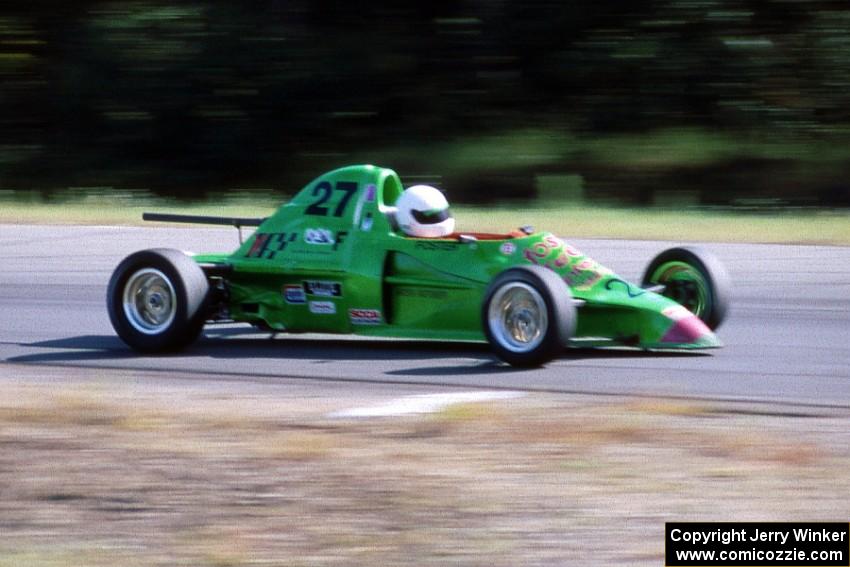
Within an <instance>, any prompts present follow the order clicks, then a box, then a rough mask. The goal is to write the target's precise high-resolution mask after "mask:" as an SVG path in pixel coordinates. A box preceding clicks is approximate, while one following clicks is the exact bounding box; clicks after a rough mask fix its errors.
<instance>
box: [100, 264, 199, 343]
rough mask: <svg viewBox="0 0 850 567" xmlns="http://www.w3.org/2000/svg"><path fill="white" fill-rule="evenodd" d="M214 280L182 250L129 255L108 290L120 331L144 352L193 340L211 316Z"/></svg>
mask: <svg viewBox="0 0 850 567" xmlns="http://www.w3.org/2000/svg"><path fill="white" fill-rule="evenodd" d="M209 295H210V286H209V282H208V281H207V278H206V276H205V275H204V272H203V270H202V269H201V267H200V266H199V265H198V264H197V263H196V262H195V261H194V260H192V258H190V257H189V256H187V255H186V254H184V253H183V252H180V251H178V250H171V249H167V248H156V249H151V250H142V251H140V252H136V253H134V254H131V255H130V256H127V257H126V258H125V259H124V260H123V261H122V262H121V263H120V264H119V265H118V267H117V268H115V271H114V272H113V273H112V278H111V279H110V280H109V288H108V290H107V292H106V307H107V309H108V311H109V319H110V320H111V321H112V326H113V327H114V328H115V332H116V333H118V336H119V337H121V339H122V340H123V341H124V342H125V343H127V344H128V345H129V346H130V347H132V348H133V349H135V350H137V351H141V352H174V351H178V350H180V349H182V348H184V347H186V346H188V345H189V344H191V343H192V342H194V341H195V340H196V339H197V338H198V335H200V333H201V330H202V329H203V326H204V323H205V321H206V316H207V308H208V301H209Z"/></svg>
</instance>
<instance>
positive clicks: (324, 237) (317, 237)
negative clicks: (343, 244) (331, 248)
mask: <svg viewBox="0 0 850 567" xmlns="http://www.w3.org/2000/svg"><path fill="white" fill-rule="evenodd" d="M304 242H306V243H307V244H319V245H331V244H336V239H335V238H334V233H333V232H331V231H330V230H328V229H326V228H308V229H306V230H305V231H304Z"/></svg>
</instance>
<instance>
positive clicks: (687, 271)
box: [643, 246, 732, 330]
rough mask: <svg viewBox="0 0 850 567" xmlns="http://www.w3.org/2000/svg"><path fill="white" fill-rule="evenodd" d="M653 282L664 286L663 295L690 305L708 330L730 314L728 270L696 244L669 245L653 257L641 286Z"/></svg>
mask: <svg viewBox="0 0 850 567" xmlns="http://www.w3.org/2000/svg"><path fill="white" fill-rule="evenodd" d="M655 285H663V286H665V287H664V291H662V292H661V294H662V295H664V296H665V297H669V298H670V299H672V300H674V301H676V302H678V303H680V304H682V305H684V306H685V307H687V308H688V309H690V310H691V311H692V312H693V313H694V315H696V316H697V317H699V318H700V319H702V321H703V323H705V324H706V326H708V328H709V329H711V330H714V329H716V328H718V327H719V326H720V325H721V324H722V323H723V320H724V319H725V318H726V316H727V315H728V314H729V306H730V304H731V297H732V284H731V280H730V279H729V273H728V272H727V271H726V268H725V267H724V266H723V264H722V263H721V262H720V260H718V259H717V257H716V256H715V255H714V254H712V253H711V252H709V251H707V250H704V249H703V248H700V247H698V246H681V247H677V248H669V249H667V250H664V251H663V252H661V253H660V254H658V255H657V256H656V257H655V258H653V259H652V261H651V262H650V263H649V265H648V266H647V268H646V271H645V272H644V274H643V287H651V286H655Z"/></svg>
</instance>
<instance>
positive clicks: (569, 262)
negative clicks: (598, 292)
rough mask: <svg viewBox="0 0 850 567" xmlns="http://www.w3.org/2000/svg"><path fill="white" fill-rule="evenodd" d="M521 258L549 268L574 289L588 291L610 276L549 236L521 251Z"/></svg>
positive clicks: (596, 263)
mask: <svg viewBox="0 0 850 567" xmlns="http://www.w3.org/2000/svg"><path fill="white" fill-rule="evenodd" d="M523 256H525V259H526V260H528V261H529V262H531V263H532V264H538V265H540V266H543V267H544V268H549V269H550V270H552V271H553V272H555V273H556V274H558V275H559V276H561V278H562V279H563V280H564V281H565V282H567V285H568V286H570V287H573V288H576V289H590V288H591V287H593V286H594V285H596V284H597V283H599V282H600V281H602V278H603V277H605V276H608V275H611V270H609V269H608V268H605V267H604V266H602V265H601V264H599V263H598V262H596V261H595V260H591V259H590V258H588V257H587V256H585V255H584V254H582V253H581V252H579V251H578V250H576V249H575V248H573V247H572V246H570V245H569V244H566V243H565V242H564V241H563V240H561V239H560V238H557V237H556V236H554V235H551V234H547V235H545V236H544V237H543V238H542V239H541V240H540V241H539V242H536V243H535V244H533V245H532V246H530V247H528V248H526V249H525V250H523ZM622 283H625V282H622ZM634 293H636V294H637V295H640V294H641V293H642V291H640V290H637V291H635V292H633V294H632V297H636V295H634Z"/></svg>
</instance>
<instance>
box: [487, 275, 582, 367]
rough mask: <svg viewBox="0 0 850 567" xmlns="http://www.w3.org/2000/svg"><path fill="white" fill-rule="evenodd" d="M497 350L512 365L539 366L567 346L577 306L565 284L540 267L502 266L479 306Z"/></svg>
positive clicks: (488, 336) (497, 353) (494, 347)
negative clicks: (508, 267) (507, 268)
mask: <svg viewBox="0 0 850 567" xmlns="http://www.w3.org/2000/svg"><path fill="white" fill-rule="evenodd" d="M481 317H482V322H483V326H484V334H485V336H486V337H487V341H488V342H489V343H490V346H491V348H492V349H493V351H494V352H495V353H496V355H497V356H498V357H499V358H501V359H502V360H504V361H505V362H508V363H510V364H512V365H514V366H525V367H533V366H540V365H541V364H545V363H546V362H548V361H550V360H552V359H553V358H554V357H556V356H557V355H558V354H560V353H561V352H562V351H563V349H564V348H565V347H566V346H567V342H568V341H569V339H570V338H571V337H572V336H573V333H574V331H575V324H576V308H575V305H574V303H573V300H572V294H571V293H570V289H569V287H568V286H567V284H566V283H565V282H564V281H563V280H562V279H561V278H559V277H558V275H557V274H555V272H553V271H551V270H547V269H546V268H543V267H541V266H520V267H515V268H511V269H509V270H505V271H504V272H502V273H501V274H499V275H498V276H496V278H495V279H493V281H492V282H491V283H490V286H489V287H488V288H487V292H486V293H485V295H484V303H483V306H482V310H481Z"/></svg>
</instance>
